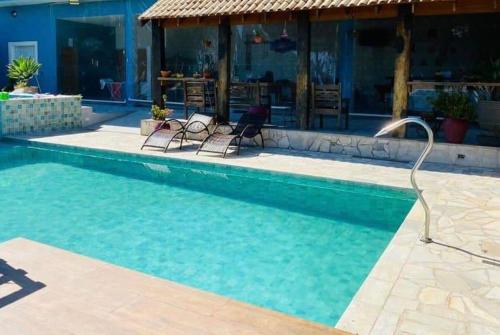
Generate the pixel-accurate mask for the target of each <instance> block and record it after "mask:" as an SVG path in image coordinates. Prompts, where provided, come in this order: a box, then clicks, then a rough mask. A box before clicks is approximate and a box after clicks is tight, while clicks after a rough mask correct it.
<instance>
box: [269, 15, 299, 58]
mask: <svg viewBox="0 0 500 335" xmlns="http://www.w3.org/2000/svg"><path fill="white" fill-rule="evenodd" d="M296 49H297V42H295V41H292V40H291V39H290V37H289V36H288V32H287V30H286V21H285V24H284V26H283V31H282V33H281V35H280V37H279V38H278V39H276V40H274V41H272V42H271V50H272V51H274V52H279V53H285V52H289V51H293V50H296Z"/></svg>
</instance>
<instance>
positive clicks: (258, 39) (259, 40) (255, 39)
mask: <svg viewBox="0 0 500 335" xmlns="http://www.w3.org/2000/svg"><path fill="white" fill-rule="evenodd" d="M253 42H254V43H255V44H261V43H262V42H264V38H263V37H262V36H254V37H253Z"/></svg>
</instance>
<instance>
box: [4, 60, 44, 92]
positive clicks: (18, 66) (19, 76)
mask: <svg viewBox="0 0 500 335" xmlns="http://www.w3.org/2000/svg"><path fill="white" fill-rule="evenodd" d="M41 67H42V64H39V63H38V62H37V61H36V60H34V59H33V58H31V57H19V58H17V59H14V60H13V61H12V63H10V64H9V65H7V76H8V77H9V78H10V79H12V80H14V81H15V82H16V87H18V88H20V87H26V86H28V82H29V80H30V79H31V78H33V76H34V75H35V74H36V73H37V72H38V70H40V68H41Z"/></svg>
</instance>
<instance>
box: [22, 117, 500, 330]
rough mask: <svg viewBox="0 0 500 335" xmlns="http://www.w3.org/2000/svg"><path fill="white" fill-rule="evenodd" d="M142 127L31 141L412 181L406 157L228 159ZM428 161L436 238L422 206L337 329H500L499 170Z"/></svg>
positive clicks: (268, 153)
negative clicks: (151, 142)
mask: <svg viewBox="0 0 500 335" xmlns="http://www.w3.org/2000/svg"><path fill="white" fill-rule="evenodd" d="M129 120H131V119H129ZM125 123H126V122H124V121H122V124H125ZM130 124H131V125H132V126H134V122H131V123H130ZM136 124H137V123H136ZM125 128H126V129H125ZM138 132H139V130H138V129H137V128H134V127H132V128H130V127H122V128H120V127H114V126H113V125H107V126H104V127H102V128H100V129H97V130H96V131H92V132H86V133H75V134H66V135H59V136H51V137H45V138H38V139H32V140H36V141H41V142H47V143H58V144H66V145H75V146H82V147H91V148H98V149H109V150H117V151H123V152H132V153H142V154H147V155H155V156H165V157H176V158H181V159H189V160H197V161H207V162H215V163H220V164H231V165H238V166H245V167H252V168H260V169H268V170H275V171H287V172H294V173H300V174H306V175H313V176H322V177H329V178H336V179H344V180H351V181H361V182H370V183H375V184H383V185H390V186H401V187H409V186H410V184H409V180H408V175H409V169H408V168H409V166H408V165H405V164H400V163H391V162H384V161H373V160H363V159H352V158H349V157H346V156H335V155H332V154H320V153H302V152H290V151H286V150H285V151H283V150H277V149H273V150H265V151H260V150H255V149H247V150H244V152H243V155H242V156H240V157H235V156H229V158H228V159H226V160H222V159H221V158H219V157H217V156H213V155H212V156H209V155H203V156H195V155H194V152H193V149H188V150H186V151H182V152H179V151H178V150H175V147H174V149H173V150H171V151H170V152H169V153H168V154H163V153H161V152H158V151H154V150H148V151H144V152H141V151H140V150H139V147H140V144H141V143H142V141H143V140H144V138H143V137H141V136H139V135H138ZM425 167H426V170H425V171H422V172H420V174H419V175H418V176H417V179H418V182H419V184H420V185H421V188H422V189H424V191H425V192H424V195H425V196H426V198H427V199H428V201H429V204H430V206H431V210H432V222H431V235H432V237H433V239H434V240H435V241H436V243H432V244H424V243H422V242H420V241H419V234H420V232H421V230H422V222H423V214H424V213H423V211H422V209H421V207H420V205H419V204H416V205H415V206H414V208H413V209H412V210H411V212H410V214H409V215H408V217H407V218H406V220H405V221H404V223H403V224H402V226H401V228H400V229H399V231H398V232H397V234H396V235H395V237H394V239H393V240H392V241H391V243H390V244H389V246H388V247H387V249H386V251H385V252H384V254H383V255H382V257H381V258H380V259H379V261H378V263H377V264H376V266H375V267H374V269H373V271H372V272H371V273H370V275H369V277H368V278H367V280H366V281H365V283H364V284H363V286H362V287H361V289H360V290H359V292H358V293H357V294H356V296H355V297H354V299H353V301H352V303H351V304H350V306H349V307H348V309H347V310H346V311H345V313H344V315H343V317H342V318H341V320H340V321H339V322H338V324H337V327H338V328H340V329H344V330H347V331H350V332H354V333H359V334H426V335H427V334H478V335H479V334H480V335H483V334H500V174H499V172H498V171H493V170H484V169H459V168H456V167H449V166H444V165H437V164H427V165H426V166H425ZM460 249H463V250H460ZM474 254H475V255H477V256H481V257H477V256H474ZM485 257H489V258H491V259H486V258H485ZM497 260H499V261H497Z"/></svg>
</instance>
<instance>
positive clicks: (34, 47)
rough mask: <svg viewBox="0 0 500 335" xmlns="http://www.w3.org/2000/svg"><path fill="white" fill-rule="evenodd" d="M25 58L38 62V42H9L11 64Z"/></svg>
mask: <svg viewBox="0 0 500 335" xmlns="http://www.w3.org/2000/svg"><path fill="white" fill-rule="evenodd" d="M23 56H24V57H31V58H33V59H34V60H36V61H38V42H35V41H30V42H9V63H10V62H12V61H13V60H14V59H17V58H19V57H23Z"/></svg>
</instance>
